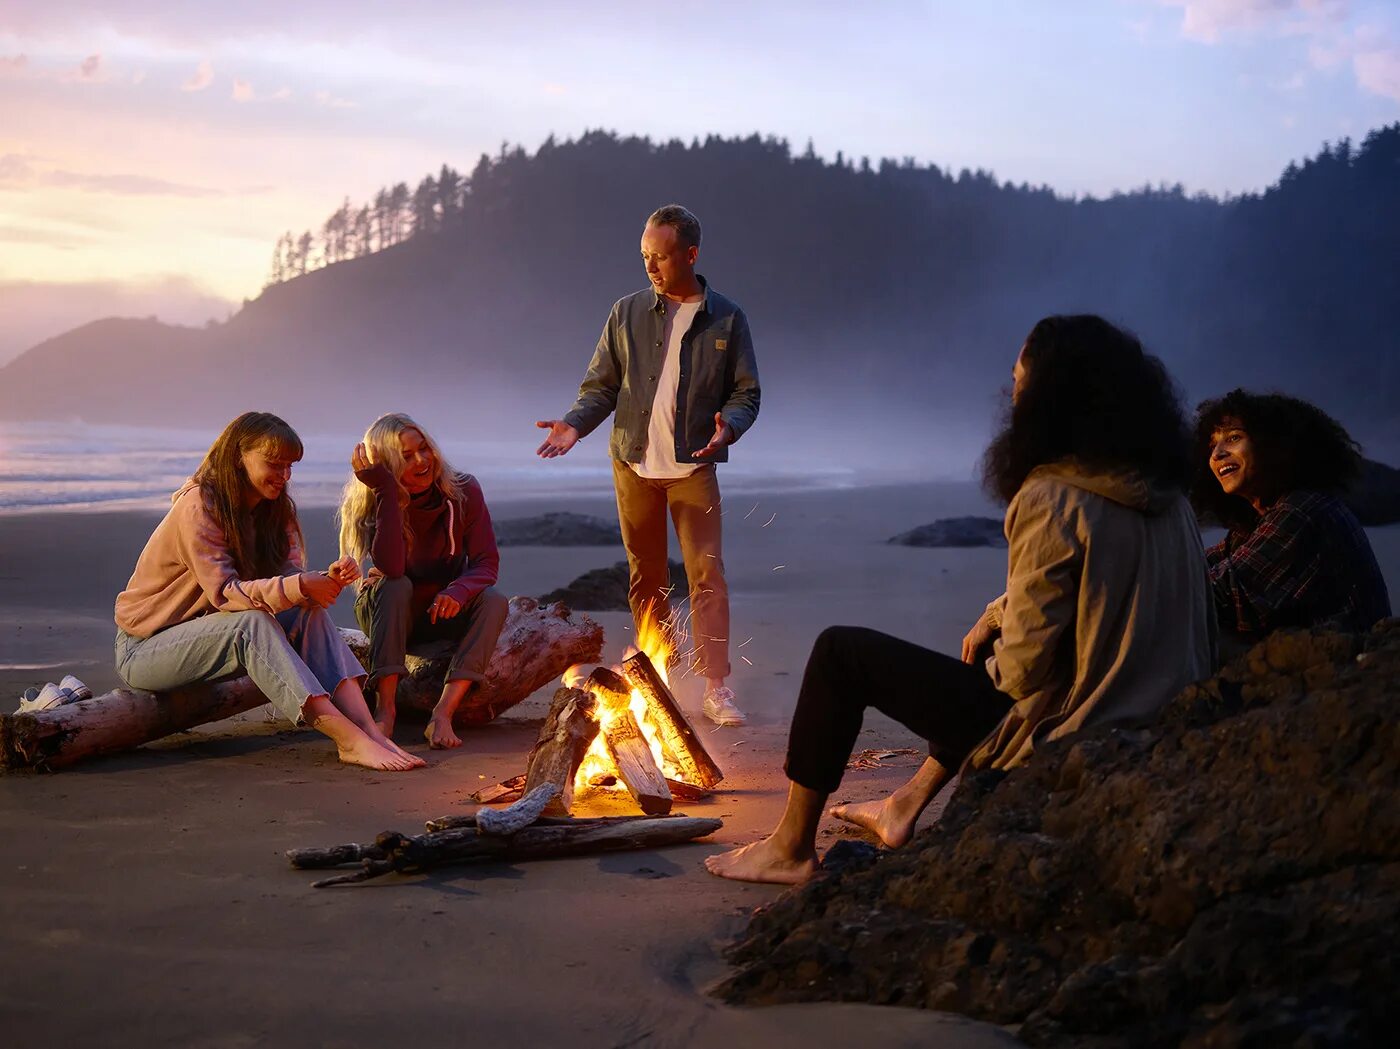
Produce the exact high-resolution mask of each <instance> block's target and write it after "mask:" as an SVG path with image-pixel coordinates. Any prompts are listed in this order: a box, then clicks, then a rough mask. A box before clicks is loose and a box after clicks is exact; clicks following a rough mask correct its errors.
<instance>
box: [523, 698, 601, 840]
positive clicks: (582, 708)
mask: <svg viewBox="0 0 1400 1049" xmlns="http://www.w3.org/2000/svg"><path fill="white" fill-rule="evenodd" d="M597 702H598V701H597V700H596V699H595V698H594V696H593V694H592V693H591V692H585V691H583V690H582V689H577V688H569V687H568V686H567V685H563V686H560V687H559V688H558V689H557V690H555V693H554V700H553V701H552V702H551V703H550V704H549V714H548V715H547V716H546V717H545V719H544V724H543V725H542V726H540V735H539V738H538V739H537V740H536V741H535V745H534V747H533V748H532V749H531V750H530V759H529V762H528V763H527V764H526V766H525V786H524V787H523V788H522V793H523V794H524V795H526V796H528V795H529V794H530V793H531V792H532V791H535V790H538V789H539V788H540V787H542V786H544V785H546V784H548V785H551V786H553V787H555V788H556V789H557V790H558V797H557V798H556V799H555V800H554V801H553V802H551V803H550V804H549V805H548V806H546V807H545V810H544V812H545V814H546V815H549V816H567V815H568V813H569V803H570V802H571V801H572V800H573V796H574V775H575V773H577V772H578V767H579V765H580V764H582V762H583V756H584V754H586V753H587V752H588V747H589V745H590V744H591V743H592V742H593V737H595V736H596V735H598V722H597V721H596V720H595V718H594V708H595V707H596V705H597Z"/></svg>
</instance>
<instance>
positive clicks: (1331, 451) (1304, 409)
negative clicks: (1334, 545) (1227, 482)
mask: <svg viewBox="0 0 1400 1049" xmlns="http://www.w3.org/2000/svg"><path fill="white" fill-rule="evenodd" d="M1226 423H1229V424H1232V425H1237V426H1238V427H1239V428H1240V429H1241V430H1243V431H1244V432H1245V433H1246V434H1248V435H1249V443H1250V448H1251V449H1252V451H1253V460H1254V461H1253V464H1252V466H1253V471H1254V475H1255V483H1256V485H1257V489H1258V497H1259V499H1260V501H1261V502H1262V503H1263V504H1264V505H1265V506H1269V505H1272V504H1273V503H1275V502H1277V501H1278V499H1279V498H1280V497H1281V496H1283V495H1286V494H1287V493H1289V492H1296V491H1300V490H1304V491H1313V492H1343V491H1346V489H1347V488H1349V487H1350V486H1351V484H1352V482H1354V481H1355V480H1356V479H1357V477H1359V476H1360V474H1361V446H1360V445H1359V444H1357V443H1356V442H1355V441H1354V440H1352V437H1351V434H1349V433H1347V432H1346V429H1345V428H1343V426H1342V424H1341V423H1339V422H1337V420H1336V419H1334V418H1332V417H1331V416H1330V415H1328V414H1327V413H1326V412H1324V411H1323V410H1322V409H1321V408H1319V407H1317V406H1316V405H1313V404H1309V403H1308V402H1307V401H1301V400H1299V399H1298V398H1297V397H1289V396H1286V395H1285V394H1281V393H1250V392H1249V391H1247V390H1238V389H1237V390H1231V391H1230V392H1229V393H1227V394H1226V395H1225V396H1224V397H1218V398H1216V399H1215V400H1211V401H1202V402H1201V404H1200V406H1199V407H1197V408H1196V433H1195V437H1194V439H1193V441H1192V452H1191V504H1192V505H1193V506H1194V507H1195V508H1196V513H1197V514H1199V515H1200V516H1201V518H1202V519H1204V520H1207V521H1215V522H1218V523H1220V524H1223V525H1225V526H1226V527H1227V528H1251V527H1253V525H1254V522H1255V521H1256V520H1257V519H1258V517H1259V515H1258V514H1257V513H1256V512H1255V510H1254V507H1253V506H1251V505H1250V503H1249V502H1248V500H1246V499H1244V498H1243V497H1241V496H1238V495H1226V494H1225V490H1224V489H1223V488H1221V487H1220V479H1219V478H1217V477H1216V476H1215V471H1213V470H1212V469H1211V467H1210V455H1211V436H1212V435H1213V434H1214V433H1215V432H1216V431H1217V430H1220V429H1222V428H1223V426H1224V424H1226Z"/></svg>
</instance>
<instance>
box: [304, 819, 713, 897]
mask: <svg viewBox="0 0 1400 1049" xmlns="http://www.w3.org/2000/svg"><path fill="white" fill-rule="evenodd" d="M723 825H724V823H723V821H722V820H717V819H701V818H697V817H693V816H661V817H646V816H638V817H633V818H630V819H628V818H622V819H612V820H601V821H593V820H561V821H557V822H556V821H550V822H547V823H538V824H534V825H532V826H529V827H526V828H524V829H523V830H519V831H517V832H516V833H514V834H510V835H505V836H496V835H489V834H488V835H483V834H481V833H480V832H479V831H478V830H477V828H476V827H461V828H457V829H453V830H441V831H432V832H430V833H427V834H419V835H403V834H399V833H397V832H395V831H386V832H385V833H383V834H381V835H379V837H378V838H376V839H375V842H374V844H373V845H355V844H349V845H337V846H332V847H331V848H327V849H291V850H289V851H288V852H287V859H288V860H289V861H290V862H291V865H292V866H293V867H295V868H297V869H299V870H305V869H314V868H324V867H328V866H331V865H332V864H334V865H339V864H342V863H346V862H351V863H359V864H360V869H359V870H357V871H355V872H353V873H350V874H344V875H340V876H338V877H334V878H327V879H324V880H322V881H318V882H314V883H313V886H312V887H313V888H318V889H319V888H324V887H327V886H331V885H345V884H349V883H352V882H360V881H368V880H369V879H370V878H377V877H379V876H380V875H383V874H389V873H392V872H394V871H398V872H403V873H411V872H415V871H421V870H425V869H427V868H429V867H435V866H439V865H442V864H451V863H489V862H499V863H512V862H516V861H519V860H537V859H550V858H553V857H556V856H576V855H580V854H586V853H593V852H613V851H617V850H621V849H655V848H661V847H663V846H666V845H679V844H682V843H684V842H687V841H693V840H694V839H696V838H703V837H705V836H706V835H709V834H713V833H714V832H715V831H717V830H719V829H720V827H722V826H723Z"/></svg>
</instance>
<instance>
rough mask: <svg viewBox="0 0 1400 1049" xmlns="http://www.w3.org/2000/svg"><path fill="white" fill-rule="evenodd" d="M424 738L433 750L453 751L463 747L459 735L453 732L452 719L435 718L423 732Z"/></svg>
mask: <svg viewBox="0 0 1400 1049" xmlns="http://www.w3.org/2000/svg"><path fill="white" fill-rule="evenodd" d="M423 738H424V739H426V740H427V741H428V746H430V747H431V748H432V749H433V750H451V749H452V748H453V747H460V746H461V745H462V741H461V739H459V738H458V736H457V733H455V732H453V731H452V719H451V718H440V717H434V718H433V719H432V720H431V721H429V722H428V727H427V728H425V729H424V730H423Z"/></svg>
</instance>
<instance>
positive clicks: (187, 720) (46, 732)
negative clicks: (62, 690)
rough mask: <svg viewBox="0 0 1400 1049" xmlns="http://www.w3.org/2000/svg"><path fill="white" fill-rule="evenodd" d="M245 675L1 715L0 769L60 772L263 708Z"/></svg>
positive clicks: (117, 693)
mask: <svg viewBox="0 0 1400 1049" xmlns="http://www.w3.org/2000/svg"><path fill="white" fill-rule="evenodd" d="M266 702H267V697H266V696H264V695H263V694H262V693H261V692H259V691H258V690H257V688H256V687H255V686H254V685H253V683H252V682H251V681H249V680H248V679H247V678H246V677H239V678H231V679H229V680H227V681H217V682H213V683H210V684H199V685H190V686H188V687H187V688H177V689H174V690H172V691H170V692H161V693H159V694H157V693H154V692H142V691H140V690H139V689H127V688H120V689H117V690H116V691H114V692H105V693H103V694H102V695H100V696H94V697H93V698H92V699H84V700H81V701H79V702H77V703H67V704H65V705H63V706H61V707H54V708H53V709H51V710H39V711H33V712H30V713H24V714H3V715H0V769H5V770H13V769H57V768H62V767H63V766H65V765H71V764H73V763H74V762H77V761H83V760H85V759H87V758H95V757H98V756H99V755H102V754H115V753H117V752H118V751H123V750H130V749H131V748H132V747H139V746H140V745H141V744H142V743H149V742H150V741H151V740H153V739H160V738H161V737H162V736H168V735H170V734H171V733H172V732H182V731H184V730H185V729H187V728H193V727H194V726H195V725H202V724H205V723H206V722H210V721H222V720H223V719H224V718H229V717H233V715H235V714H241V713H243V711H245V710H252V709H253V708H254V707H259V706H262V705H263V704H264V703H266Z"/></svg>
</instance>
